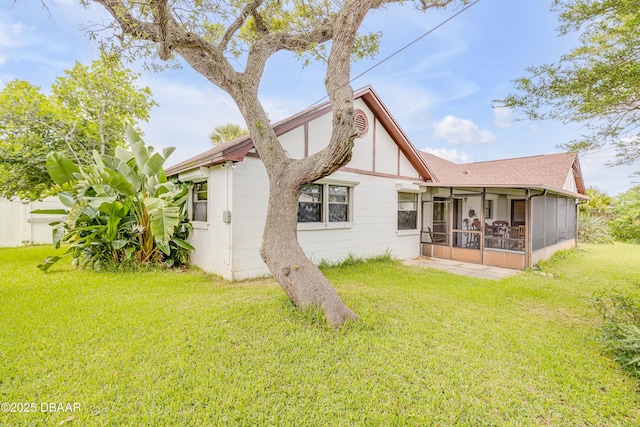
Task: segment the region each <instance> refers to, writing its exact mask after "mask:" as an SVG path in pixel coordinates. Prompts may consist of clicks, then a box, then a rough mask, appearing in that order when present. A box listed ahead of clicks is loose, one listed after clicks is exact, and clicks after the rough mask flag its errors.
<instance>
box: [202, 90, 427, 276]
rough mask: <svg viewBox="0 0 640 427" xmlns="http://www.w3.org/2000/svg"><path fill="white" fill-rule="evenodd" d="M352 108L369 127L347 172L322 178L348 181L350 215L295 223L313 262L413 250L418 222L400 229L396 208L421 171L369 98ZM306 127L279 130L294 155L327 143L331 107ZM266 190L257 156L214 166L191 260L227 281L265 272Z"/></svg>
mask: <svg viewBox="0 0 640 427" xmlns="http://www.w3.org/2000/svg"><path fill="white" fill-rule="evenodd" d="M355 107H356V108H358V109H361V110H363V111H364V112H365V113H366V114H367V118H368V121H369V131H368V133H367V134H366V135H364V136H363V137H362V138H358V139H356V141H355V147H354V151H353V156H352V160H351V162H350V163H349V164H348V165H347V166H346V169H347V171H338V172H336V173H335V174H334V175H333V176H330V177H327V178H324V179H322V180H321V181H322V183H328V184H330V183H332V179H333V180H334V181H333V182H335V183H336V184H340V185H349V186H351V185H353V187H352V188H351V191H350V195H349V197H350V199H351V200H350V210H351V214H350V215H351V216H350V222H349V223H305V224H299V226H298V239H299V241H300V244H301V246H302V248H303V249H304V251H305V253H307V255H308V256H309V257H310V258H311V259H312V260H313V261H314V262H316V263H319V262H321V261H323V260H326V261H329V262H336V261H340V260H342V259H344V258H346V257H347V256H349V255H350V254H352V255H354V256H357V257H370V256H375V255H380V254H384V253H385V252H386V251H390V252H391V254H392V256H394V257H396V258H399V259H403V258H409V257H414V256H418V255H419V254H420V230H419V228H420V222H419V220H418V224H417V228H416V230H402V231H398V230H397V222H398V219H397V209H398V188H399V185H400V184H403V185H404V188H405V189H406V188H414V189H415V191H418V190H419V187H418V186H416V185H415V184H414V181H416V180H417V179H418V178H419V174H418V173H417V172H416V170H415V169H414V168H413V166H412V165H411V163H410V162H409V161H408V160H407V159H406V157H405V156H404V155H403V154H402V152H401V151H400V149H399V148H398V146H397V144H396V142H395V141H394V140H393V139H392V138H391V136H390V135H389V134H388V133H387V132H386V130H385V129H384V127H383V126H382V125H381V124H380V123H379V122H378V121H377V120H375V119H374V117H373V113H372V112H371V110H370V109H369V108H368V107H367V105H366V104H365V103H364V102H363V101H362V100H357V101H356V105H355ZM306 126H307V131H306V132H305V125H301V126H299V127H297V128H295V129H292V130H291V131H289V132H287V133H285V134H283V135H281V136H279V139H280V142H281V143H282V145H283V147H284V149H285V150H286V151H287V154H288V155H289V156H290V157H291V158H301V157H303V156H304V154H305V151H306V152H307V153H308V154H309V155H311V154H313V153H315V152H317V151H319V150H321V149H322V148H323V147H325V146H326V144H327V143H328V141H329V138H330V136H331V113H330V112H329V113H327V114H325V115H323V116H321V117H318V118H316V119H314V120H311V121H310V122H308V123H307V125H306ZM305 135H306V136H307V138H306V140H305ZM305 145H306V149H305ZM227 174H229V176H227ZM401 177H404V178H401ZM268 194H269V182H268V178H267V174H266V170H265V168H264V165H263V163H262V161H261V160H260V159H258V158H256V157H252V156H246V157H245V158H244V160H243V161H241V162H239V163H237V164H235V165H234V167H233V169H225V168H221V167H214V168H211V170H210V174H209V221H208V223H207V224H202V223H201V224H198V223H194V230H193V232H192V235H191V237H190V241H191V243H192V244H193V245H194V246H195V247H196V250H195V252H194V253H193V254H192V257H191V262H192V263H193V264H195V265H197V266H199V267H201V268H202V269H204V270H206V271H210V272H213V273H216V274H219V275H221V276H223V277H224V278H227V279H232V280H243V279H248V278H252V277H260V276H265V275H268V274H269V271H268V269H267V267H266V265H265V264H264V262H263V261H262V259H261V257H260V253H259V250H260V245H261V243H262V233H263V230H264V221H265V218H266V212H267V203H268ZM420 205H421V204H420V203H418V218H420ZM224 209H229V210H230V211H231V226H229V225H228V224H224V223H223V222H222V211H223V210H224Z"/></svg>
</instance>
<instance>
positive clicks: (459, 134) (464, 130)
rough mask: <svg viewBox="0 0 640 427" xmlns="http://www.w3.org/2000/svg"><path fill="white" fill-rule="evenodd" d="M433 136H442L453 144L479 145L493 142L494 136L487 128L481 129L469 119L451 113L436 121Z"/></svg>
mask: <svg viewBox="0 0 640 427" xmlns="http://www.w3.org/2000/svg"><path fill="white" fill-rule="evenodd" d="M433 127H434V132H433V134H434V136H436V137H438V138H442V139H444V140H445V141H447V142H449V143H451V144H453V145H480V144H488V143H491V142H494V141H495V140H496V137H495V135H494V134H493V133H491V132H490V131H488V130H481V129H480V128H479V127H478V125H476V124H475V123H474V122H472V121H471V120H467V119H461V118H459V117H454V116H451V115H448V116H446V117H445V118H444V119H442V120H440V121H439V122H436V123H435V124H434V125H433Z"/></svg>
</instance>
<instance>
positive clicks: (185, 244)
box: [171, 237, 196, 251]
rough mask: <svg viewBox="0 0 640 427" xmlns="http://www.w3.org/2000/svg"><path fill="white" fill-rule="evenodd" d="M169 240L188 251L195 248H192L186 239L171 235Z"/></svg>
mask: <svg viewBox="0 0 640 427" xmlns="http://www.w3.org/2000/svg"><path fill="white" fill-rule="evenodd" d="M171 241H172V242H173V243H175V244H176V245H178V246H180V247H181V248H183V249H186V250H188V251H195V250H196V248H194V247H193V246H192V245H191V244H190V243H189V242H187V241H186V240H183V239H180V238H178V237H172V238H171Z"/></svg>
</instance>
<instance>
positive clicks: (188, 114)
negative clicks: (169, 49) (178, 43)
mask: <svg viewBox="0 0 640 427" xmlns="http://www.w3.org/2000/svg"><path fill="white" fill-rule="evenodd" d="M138 84H139V85H140V86H149V87H150V88H151V91H152V92H153V99H154V100H155V101H156V102H157V103H158V106H156V107H154V108H153V109H152V110H151V119H150V120H149V122H148V123H140V127H141V128H142V130H143V132H144V140H145V142H146V143H147V144H148V145H152V146H154V147H155V148H156V149H162V148H164V147H168V146H173V147H176V148H177V149H176V151H175V152H174V153H173V154H172V155H171V158H170V159H169V162H168V165H172V164H175V163H178V162H180V161H182V160H186V159H188V158H189V157H192V156H195V155H197V154H200V153H202V152H204V151H206V150H208V149H210V148H212V145H211V142H210V141H209V133H211V131H212V130H213V129H214V128H215V127H216V126H219V125H223V124H225V123H238V124H243V123H244V121H243V119H242V116H241V115H240V112H239V111H238V109H237V107H236V106H235V104H234V103H233V101H232V100H231V98H230V97H229V96H227V95H224V94H223V93H222V92H221V91H219V90H216V89H215V88H214V87H213V85H211V84H207V83H206V82H202V81H201V80H198V79H194V81H192V82H187V83H181V82H175V81H170V80H167V79H165V78H163V77H161V76H160V75H151V76H149V75H147V76H145V77H143V78H142V79H141V80H140V81H139V83H138Z"/></svg>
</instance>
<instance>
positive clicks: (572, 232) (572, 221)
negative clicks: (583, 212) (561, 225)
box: [567, 199, 578, 239]
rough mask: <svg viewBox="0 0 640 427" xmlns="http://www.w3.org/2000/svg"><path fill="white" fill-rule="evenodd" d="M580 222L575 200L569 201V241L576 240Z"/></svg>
mask: <svg viewBox="0 0 640 427" xmlns="http://www.w3.org/2000/svg"><path fill="white" fill-rule="evenodd" d="M577 222H578V208H577V206H576V202H575V200H573V199H567V239H575V238H576V227H577Z"/></svg>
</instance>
